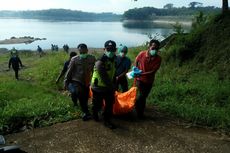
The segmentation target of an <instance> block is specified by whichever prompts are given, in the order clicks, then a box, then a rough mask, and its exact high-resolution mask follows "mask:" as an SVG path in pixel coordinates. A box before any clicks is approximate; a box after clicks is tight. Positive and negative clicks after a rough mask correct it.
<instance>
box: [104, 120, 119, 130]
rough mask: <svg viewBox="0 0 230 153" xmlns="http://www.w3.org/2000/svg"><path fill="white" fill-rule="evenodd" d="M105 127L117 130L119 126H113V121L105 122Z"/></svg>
mask: <svg viewBox="0 0 230 153" xmlns="http://www.w3.org/2000/svg"><path fill="white" fill-rule="evenodd" d="M104 125H105V127H107V128H110V129H116V128H117V126H116V125H115V124H113V123H112V122H111V121H105V122H104Z"/></svg>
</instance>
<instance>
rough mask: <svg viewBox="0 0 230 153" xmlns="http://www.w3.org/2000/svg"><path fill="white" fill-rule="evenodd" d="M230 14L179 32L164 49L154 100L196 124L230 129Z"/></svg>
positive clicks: (167, 109) (164, 108) (169, 110)
mask: <svg viewBox="0 0 230 153" xmlns="http://www.w3.org/2000/svg"><path fill="white" fill-rule="evenodd" d="M229 39H230V14H226V15H218V16H215V17H213V18H210V19H208V20H204V22H202V23H199V26H195V28H193V29H192V31H191V33H189V34H186V35H184V34H178V35H176V36H175V37H173V38H172V39H171V40H170V41H169V42H168V43H167V45H166V47H165V48H163V49H162V50H163V51H162V57H163V64H162V67H161V69H160V71H159V73H158V74H157V79H156V80H157V81H156V84H155V90H154V91H153V93H152V95H151V98H152V99H151V101H152V102H153V103H156V104H157V105H159V106H160V107H161V109H163V110H166V111H168V112H170V113H171V114H174V115H176V116H179V117H182V118H185V119H186V120H189V121H191V122H192V123H193V124H202V125H208V126H212V127H213V128H224V129H228V130H229V128H230V112H229V110H230V67H229V64H230V40H229Z"/></svg>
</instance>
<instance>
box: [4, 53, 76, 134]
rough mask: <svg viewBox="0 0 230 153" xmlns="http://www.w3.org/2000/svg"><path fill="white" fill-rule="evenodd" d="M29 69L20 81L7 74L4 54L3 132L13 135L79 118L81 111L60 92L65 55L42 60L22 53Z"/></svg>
mask: <svg viewBox="0 0 230 153" xmlns="http://www.w3.org/2000/svg"><path fill="white" fill-rule="evenodd" d="M20 57H21V60H22V62H23V64H24V65H25V68H23V69H22V70H21V71H19V78H20V80H19V81H16V80H15V79H14V74H13V71H6V69H7V62H6V61H8V58H9V54H8V53H7V54H3V55H1V58H0V63H1V72H0V74H1V79H0V80H1V84H0V112H1V113H0V131H5V132H12V130H16V129H19V128H21V127H22V126H24V125H28V126H43V125H47V124H52V123H56V122H61V121H66V120H70V119H73V118H78V117H79V114H80V111H79V110H78V109H75V108H73V107H72V103H71V100H70V98H69V97H68V96H66V95H65V94H64V93H63V94H60V93H59V92H58V89H60V88H61V86H62V84H61V82H60V84H59V85H56V84H55V79H56V77H57V76H58V73H59V71H60V70H61V69H62V65H63V62H64V60H65V59H68V55H66V54H65V53H49V54H47V55H46V56H44V57H42V58H39V56H38V55H36V54H34V53H32V52H24V53H20Z"/></svg>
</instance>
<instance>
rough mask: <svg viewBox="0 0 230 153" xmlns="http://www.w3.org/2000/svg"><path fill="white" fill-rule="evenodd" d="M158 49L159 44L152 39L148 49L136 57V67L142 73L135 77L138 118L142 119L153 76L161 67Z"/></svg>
mask: <svg viewBox="0 0 230 153" xmlns="http://www.w3.org/2000/svg"><path fill="white" fill-rule="evenodd" d="M159 47H160V42H159V41H158V40H155V39H152V40H151V41H150V42H149V45H148V49H147V50H145V51H141V52H140V53H139V54H138V55H137V57H136V61H135V64H136V67H137V68H138V69H139V70H141V71H142V73H141V74H140V75H139V76H138V77H136V84H137V87H138V91H139V94H138V97H137V100H136V104H135V108H136V112H137V116H138V117H139V118H143V117H144V110H145V105H146V98H147V97H148V95H149V93H150V91H151V89H152V86H153V82H154V79H155V74H156V72H157V70H158V69H159V68H160V65H161V57H160V56H159Z"/></svg>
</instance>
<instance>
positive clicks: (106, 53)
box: [105, 51, 114, 58]
mask: <svg viewBox="0 0 230 153" xmlns="http://www.w3.org/2000/svg"><path fill="white" fill-rule="evenodd" d="M105 55H106V56H107V57H108V58H113V56H114V52H110V51H106V52H105Z"/></svg>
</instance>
